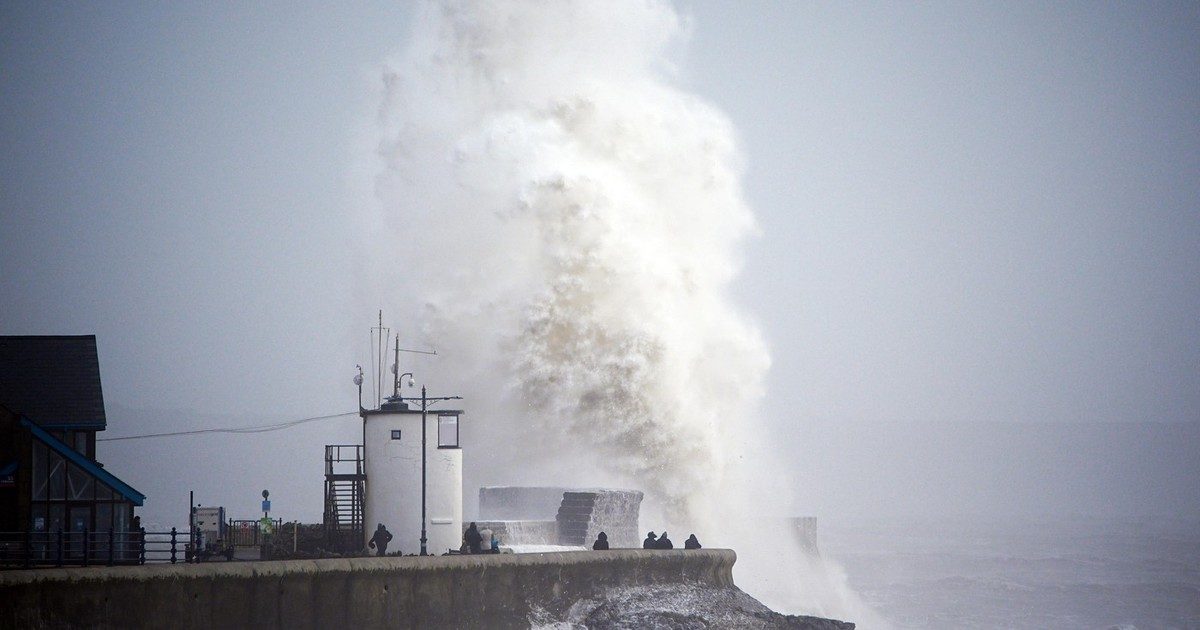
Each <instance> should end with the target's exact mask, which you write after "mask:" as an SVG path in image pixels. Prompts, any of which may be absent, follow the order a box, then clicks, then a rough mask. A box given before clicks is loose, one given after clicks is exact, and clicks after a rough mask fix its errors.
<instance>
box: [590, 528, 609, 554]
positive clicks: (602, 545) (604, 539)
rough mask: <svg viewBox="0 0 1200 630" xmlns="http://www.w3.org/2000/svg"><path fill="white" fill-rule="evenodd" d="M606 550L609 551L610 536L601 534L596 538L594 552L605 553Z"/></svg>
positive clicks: (593, 546) (593, 545) (593, 544)
mask: <svg viewBox="0 0 1200 630" xmlns="http://www.w3.org/2000/svg"><path fill="white" fill-rule="evenodd" d="M605 549H608V534H605V533H604V532H600V535H598V536H596V542H594V543H592V551H603V550H605Z"/></svg>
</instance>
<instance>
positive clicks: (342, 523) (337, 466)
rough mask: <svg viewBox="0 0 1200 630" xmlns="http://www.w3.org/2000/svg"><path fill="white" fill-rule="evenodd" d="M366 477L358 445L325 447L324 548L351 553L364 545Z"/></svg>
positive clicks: (360, 449) (361, 453)
mask: <svg viewBox="0 0 1200 630" xmlns="http://www.w3.org/2000/svg"><path fill="white" fill-rule="evenodd" d="M366 480H367V475H366V473H365V472H364V470H363V447H362V445H361V444H327V445H326V446H325V545H326V550H328V551H335V552H338V553H354V552H357V551H360V550H361V549H362V548H363V540H364V529H363V513H364V509H365V505H366V488H365V486H366Z"/></svg>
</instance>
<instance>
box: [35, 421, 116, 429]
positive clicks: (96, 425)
mask: <svg viewBox="0 0 1200 630" xmlns="http://www.w3.org/2000/svg"><path fill="white" fill-rule="evenodd" d="M43 428H44V429H46V430H48V431H78V430H80V429H83V430H86V431H103V430H104V429H105V427H104V423H103V422H100V421H99V420H97V421H95V422H72V423H70V424H52V425H50V426H49V427H43Z"/></svg>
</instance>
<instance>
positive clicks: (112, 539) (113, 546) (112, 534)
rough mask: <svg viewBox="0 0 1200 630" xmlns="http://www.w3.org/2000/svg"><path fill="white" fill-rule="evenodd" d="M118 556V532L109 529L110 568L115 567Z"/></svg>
mask: <svg viewBox="0 0 1200 630" xmlns="http://www.w3.org/2000/svg"><path fill="white" fill-rule="evenodd" d="M116 556H117V530H115V529H113V528H111V527H110V528H109V529H108V566H110V567H111V566H112V565H113V560H114V559H115V558H116Z"/></svg>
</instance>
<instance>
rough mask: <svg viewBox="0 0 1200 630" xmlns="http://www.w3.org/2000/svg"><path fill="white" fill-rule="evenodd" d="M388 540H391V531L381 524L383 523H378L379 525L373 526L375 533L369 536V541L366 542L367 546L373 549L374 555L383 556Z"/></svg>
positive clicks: (385, 553)
mask: <svg viewBox="0 0 1200 630" xmlns="http://www.w3.org/2000/svg"><path fill="white" fill-rule="evenodd" d="M390 542H392V533H391V532H389V531H388V530H387V528H386V527H384V526H383V523H380V524H379V527H377V528H375V535H374V536H371V541H370V542H368V543H367V546H368V547H370V548H372V549H374V550H375V555H377V556H385V555H387V546H388V543H390Z"/></svg>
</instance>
